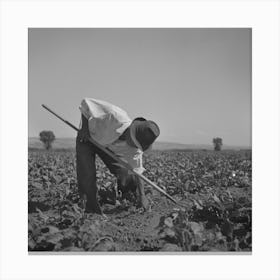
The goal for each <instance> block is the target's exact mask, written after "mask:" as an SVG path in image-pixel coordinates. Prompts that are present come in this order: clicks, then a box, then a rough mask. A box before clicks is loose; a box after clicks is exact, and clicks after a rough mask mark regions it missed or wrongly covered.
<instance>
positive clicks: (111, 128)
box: [79, 98, 145, 173]
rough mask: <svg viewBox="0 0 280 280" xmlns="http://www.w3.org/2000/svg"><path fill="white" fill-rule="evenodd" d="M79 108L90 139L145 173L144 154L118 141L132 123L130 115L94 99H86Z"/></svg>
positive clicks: (137, 170) (139, 171)
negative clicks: (84, 119)
mask: <svg viewBox="0 0 280 280" xmlns="http://www.w3.org/2000/svg"><path fill="white" fill-rule="evenodd" d="M79 108H80V111H81V113H82V114H83V115H84V116H85V117H86V119H87V120H88V128H89V133H90V137H91V138H92V139H93V140H95V141H96V142H98V143H99V144H101V145H103V146H105V147H108V148H109V149H110V150H112V151H113V152H114V153H115V154H117V155H118V156H119V157H121V158H122V159H123V160H125V161H126V162H127V163H128V164H129V165H130V166H131V167H132V168H133V169H134V170H135V171H136V172H138V173H143V171H144V170H145V169H144V168H143V161H142V155H143V152H142V151H141V150H140V149H138V148H135V147H131V146H129V145H128V144H127V142H126V141H121V140H118V138H119V137H120V136H121V134H122V133H123V132H124V131H125V130H126V129H127V128H128V127H129V126H130V124H131V122H132V120H131V118H130V117H129V116H128V114H127V113H126V112H125V111H124V110H123V109H121V108H119V107H117V106H115V105H113V104H111V103H108V102H106V101H102V100H97V99H93V98H84V99H83V100H82V102H81V105H80V107H79Z"/></svg>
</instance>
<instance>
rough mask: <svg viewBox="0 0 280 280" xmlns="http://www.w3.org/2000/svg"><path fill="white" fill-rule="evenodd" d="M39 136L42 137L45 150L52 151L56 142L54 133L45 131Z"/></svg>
mask: <svg viewBox="0 0 280 280" xmlns="http://www.w3.org/2000/svg"><path fill="white" fill-rule="evenodd" d="M39 136H40V141H42V142H43V144H44V146H45V148H46V149H47V150H49V149H51V147H52V142H53V141H54V140H55V135H54V133H53V132H52V131H48V130H43V131H41V132H40V134H39Z"/></svg>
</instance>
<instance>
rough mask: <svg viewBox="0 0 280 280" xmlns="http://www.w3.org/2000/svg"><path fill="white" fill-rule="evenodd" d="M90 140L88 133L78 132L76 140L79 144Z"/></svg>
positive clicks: (83, 130)
mask: <svg viewBox="0 0 280 280" xmlns="http://www.w3.org/2000/svg"><path fill="white" fill-rule="evenodd" d="M89 138H90V135H89V132H88V131H87V130H85V129H81V130H79V132H78V136H77V140H78V141H79V142H87V141H88V140H89Z"/></svg>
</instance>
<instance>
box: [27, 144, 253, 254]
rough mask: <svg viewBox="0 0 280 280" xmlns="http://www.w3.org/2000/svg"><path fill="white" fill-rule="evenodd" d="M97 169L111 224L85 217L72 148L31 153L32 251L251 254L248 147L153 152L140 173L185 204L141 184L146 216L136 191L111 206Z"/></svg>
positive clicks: (108, 185) (110, 190)
mask: <svg viewBox="0 0 280 280" xmlns="http://www.w3.org/2000/svg"><path fill="white" fill-rule="evenodd" d="M97 166H98V167H97V182H98V187H99V200H100V203H101V205H102V208H103V209H104V213H105V214H106V215H107V217H108V219H104V218H103V217H101V216H99V215H96V214H88V213H84V211H83V207H82V204H81V201H80V200H79V195H78V190H77V182H76V170H75V169H76V167H75V152H74V151H73V150H64V151H59V150H52V151H44V150H31V149H30V150H29V155H28V250H29V251H64V252H67V251H68V252H74V251H77V252H85V251H90V252H100V251H103V252H104V251H105V252H108V251H109V252H114V251H115V252H116V251H121V252H124V251H126V252H140V251H153V252H159V251H160V252H186V251H199V252H206V251H210V252H213V251H214V252H227V251H235V252H240V251H247V252H248V251H249V252H250V251H252V199H251V198H252V176H251V174H252V160H251V150H240V151H234V150H232V151H231V150H228V151H227V150H225V151H221V152H214V151H206V150H197V151H195V150H170V151H156V150H155V151H151V152H150V153H149V154H147V155H145V157H144V167H145V168H146V171H145V172H144V175H145V176H146V177H148V178H149V179H150V180H152V181H153V182H155V183H156V184H157V185H158V186H160V187H162V188H163V189H165V190H166V191H167V193H168V194H170V195H171V196H172V197H173V198H174V199H176V200H177V201H180V202H181V204H183V205H184V207H179V206H178V205H176V204H174V203H173V202H171V201H169V200H167V199H166V198H165V197H163V196H161V195H160V194H159V193H158V192H156V191H155V190H153V189H151V188H150V187H148V186H146V188H145V192H146V195H147V197H148V199H149V201H150V205H151V206H150V209H149V211H146V212H144V211H143V209H142V208H136V207H135V197H134V195H133V193H129V192H128V193H126V194H125V195H123V198H122V200H121V201H117V202H116V199H115V196H114V185H115V183H116V180H115V178H114V176H112V175H111V174H110V172H109V171H108V169H107V168H106V167H105V166H104V164H103V163H102V161H101V160H99V158H98V159H97Z"/></svg>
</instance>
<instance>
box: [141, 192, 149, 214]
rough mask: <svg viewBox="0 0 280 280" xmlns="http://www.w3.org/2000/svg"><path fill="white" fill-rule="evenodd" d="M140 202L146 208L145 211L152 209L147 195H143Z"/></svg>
mask: <svg viewBox="0 0 280 280" xmlns="http://www.w3.org/2000/svg"><path fill="white" fill-rule="evenodd" d="M140 203H141V206H142V207H143V208H144V210H145V211H148V210H149V209H150V202H149V200H148V199H147V197H146V196H145V195H144V196H141V201H140Z"/></svg>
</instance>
